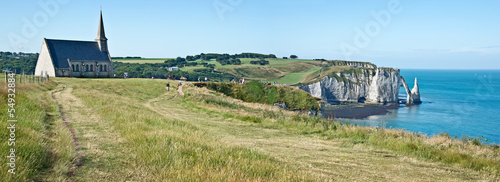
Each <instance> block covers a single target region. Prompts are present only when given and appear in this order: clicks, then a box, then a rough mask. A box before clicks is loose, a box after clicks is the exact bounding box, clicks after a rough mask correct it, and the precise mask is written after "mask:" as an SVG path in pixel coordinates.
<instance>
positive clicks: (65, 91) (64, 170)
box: [0, 66, 500, 181]
mask: <svg viewBox="0 0 500 182" xmlns="http://www.w3.org/2000/svg"><path fill="white" fill-rule="evenodd" d="M313 68H315V67H313V66H310V67H309V68H308V70H310V69H313ZM297 71H299V68H297ZM2 76H3V75H2ZM167 82H169V81H167V80H158V79H157V80H152V79H126V80H125V79H78V78H54V79H52V80H51V82H49V83H45V84H25V85H19V87H18V89H19V93H18V95H17V96H16V98H18V100H16V102H17V105H16V107H17V108H16V110H18V111H17V112H18V113H17V114H18V119H19V120H20V121H23V122H19V126H18V127H19V131H18V133H17V134H18V135H17V140H18V141H17V144H16V148H17V149H18V150H19V152H18V153H17V154H18V156H19V157H18V160H17V162H18V163H17V165H18V166H19V168H18V169H17V170H18V171H17V172H18V173H16V175H10V174H7V173H6V171H5V170H4V167H2V168H1V169H2V170H1V171H0V178H1V179H6V180H3V181H30V180H35V181H431V180H432V181H434V180H437V181H470V180H486V181H496V180H500V177H499V175H500V174H499V171H500V155H499V154H500V151H499V149H498V145H493V146H492V145H484V144H481V143H478V142H477V141H475V140H474V139H471V140H456V139H453V138H451V137H449V136H448V135H446V134H441V135H438V136H433V137H428V136H424V135H420V134H416V133H409V132H405V131H402V130H394V129H383V128H375V127H363V126H354V125H351V124H349V123H348V122H347V123H341V122H338V121H333V120H323V119H321V118H315V117H309V116H303V115H300V114H297V113H295V112H290V111H284V110H279V109H277V108H274V107H272V106H270V105H266V104H258V103H246V102H243V101H241V100H237V99H233V98H231V97H227V96H225V95H224V94H221V93H218V92H214V91H210V90H208V89H207V88H198V87H196V86H193V85H192V84H190V83H186V84H185V85H184V86H183V87H182V93H183V94H184V95H181V94H180V93H179V92H178V91H177V89H178V83H177V82H175V81H171V82H170V85H171V88H170V91H167V90H166V88H165V84H166V83H167ZM0 84H1V85H0V86H1V88H2V91H1V92H0V94H1V97H2V102H4V103H6V102H7V101H6V91H5V88H6V86H5V83H2V82H0ZM51 95H53V96H54V98H55V99H54V100H53V99H52V98H51ZM58 105H60V106H61V110H62V111H63V113H64V114H65V117H66V118H67V121H69V122H70V123H69V126H70V128H72V129H74V133H75V134H76V136H77V140H78V142H79V144H80V147H75V143H74V142H73V140H72V138H71V132H70V131H69V130H68V129H67V128H66V126H65V123H64V122H63V120H62V119H61V114H60V113H59V111H58V110H59V108H58ZM4 106H5V105H4V104H3V103H2V108H4ZM0 118H1V119H2V121H5V120H6V119H7V116H6V112H2V113H0ZM0 123H1V127H2V128H5V127H7V124H6V122H0ZM7 134H8V133H6V130H4V131H2V132H0V139H2V140H5V138H7V137H8V136H7ZM7 148H8V146H6V143H5V142H2V143H1V144H0V150H1V151H0V153H1V154H2V155H3V156H5V155H6V154H5V152H6V151H7V150H8V149H7ZM80 154H81V155H80ZM77 160H81V161H82V163H83V165H82V166H79V167H77V168H76V169H74V167H73V169H72V166H74V164H75V161H77ZM0 162H1V163H2V165H4V164H5V163H6V158H1V159H0ZM4 166H5V165H4ZM72 170H74V173H71V171H72Z"/></svg>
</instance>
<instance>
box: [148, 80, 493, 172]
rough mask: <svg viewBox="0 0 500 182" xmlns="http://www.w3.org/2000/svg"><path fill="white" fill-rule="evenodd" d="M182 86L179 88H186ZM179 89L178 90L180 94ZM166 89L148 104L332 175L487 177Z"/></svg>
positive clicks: (221, 136)
mask: <svg viewBox="0 0 500 182" xmlns="http://www.w3.org/2000/svg"><path fill="white" fill-rule="evenodd" d="M181 91H182V88H180V89H178V94H181ZM175 95H176V94H175ZM175 95H174V93H166V94H163V95H161V96H159V97H157V98H154V99H151V100H149V101H148V102H147V103H146V104H145V106H146V107H147V108H149V109H151V110H153V111H155V112H157V113H159V114H161V115H162V116H164V117H169V118H175V119H178V120H181V121H186V122H189V123H192V124H194V125H196V126H198V127H199V128H202V129H204V130H206V131H207V132H209V133H210V134H212V135H213V136H214V137H215V138H216V139H218V140H219V141H221V142H224V143H226V144H228V145H233V146H240V147H244V148H249V149H252V150H258V151H260V152H262V153H265V154H268V155H270V156H273V157H276V158H277V159H279V160H281V161H284V162H286V163H288V164H292V165H293V166H297V167H298V168H300V170H305V171H309V172H310V173H312V174H315V175H317V176H321V177H324V178H326V179H330V180H349V181H352V180H354V181H367V180H369V181H373V180H376V181H380V180H382V181H435V180H438V181H467V180H479V179H486V178H487V176H483V175H482V174H480V173H478V172H477V171H473V170H470V169H464V168H460V167H450V166H447V165H444V164H442V163H436V162H429V161H426V160H420V159H416V158H413V157H407V156H403V155H399V154H396V153H394V152H391V151H387V150H382V149H376V148H373V147H371V146H368V145H365V144H356V145H355V144H351V143H348V142H343V141H342V140H324V139H322V138H319V137H317V136H304V135H301V134H293V133H290V132H287V131H283V130H275V129H266V128H262V127H260V126H258V125H254V124H251V123H245V122H241V121H239V120H235V119H231V118H223V117H219V116H216V115H211V114H208V113H205V112H192V111H190V109H188V108H185V107H184V106H183V105H182V104H181V103H180V102H181V101H182V97H175Z"/></svg>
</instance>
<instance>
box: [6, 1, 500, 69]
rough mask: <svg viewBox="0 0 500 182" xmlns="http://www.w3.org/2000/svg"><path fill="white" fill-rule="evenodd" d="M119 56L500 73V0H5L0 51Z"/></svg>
mask: <svg viewBox="0 0 500 182" xmlns="http://www.w3.org/2000/svg"><path fill="white" fill-rule="evenodd" d="M101 8H102V13H103V19H104V27H105V31H106V37H107V38H108V39H109V40H108V45H109V51H110V54H111V56H112V57H120V56H141V57H147V58H175V57H185V56H187V55H196V54H200V53H229V54H235V53H242V52H255V53H263V54H275V55H276V56H278V57H288V56H290V55H292V54H294V55H297V56H298V57H299V58H304V59H320V58H324V59H329V60H330V59H340V60H353V61H368V62H373V63H375V64H376V65H377V66H379V67H395V68H401V69H500V1H498V0H483V1H472V0H469V1H462V0H455V1H445V0H439V1H436V0H434V1H432V0H352V1H345V0H342V1H340V0H183V1H181V0H175V1H174V0H162V1H160V0H143V1H131V0H119V1H118V0H116V1H113V0H106V1H97V0H86V1H77V0H36V1H35V0H25V1H14V0H0V22H1V26H0V51H11V52H12V51H13V52H32V53H36V52H39V51H40V49H41V45H42V41H43V38H49V39H67V40H87V41H90V40H94V39H95V37H96V36H97V28H98V23H99V11H100V10H101Z"/></svg>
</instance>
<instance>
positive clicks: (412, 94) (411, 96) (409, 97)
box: [401, 77, 422, 104]
mask: <svg viewBox="0 0 500 182" xmlns="http://www.w3.org/2000/svg"><path fill="white" fill-rule="evenodd" d="M401 80H402V83H401V84H402V86H403V87H404V88H405V90H406V104H420V103H422V101H420V90H419V89H418V81H417V78H415V85H414V86H413V89H411V91H410V88H409V87H408V85H407V84H406V81H405V78H403V77H401Z"/></svg>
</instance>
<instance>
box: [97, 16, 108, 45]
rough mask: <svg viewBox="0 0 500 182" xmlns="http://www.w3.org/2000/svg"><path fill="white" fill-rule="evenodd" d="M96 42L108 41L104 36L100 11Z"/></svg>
mask: <svg viewBox="0 0 500 182" xmlns="http://www.w3.org/2000/svg"><path fill="white" fill-rule="evenodd" d="M96 40H108V39H107V38H106V34H105V33H104V21H102V11H101V21H100V22H99V29H98V30H97V38H96Z"/></svg>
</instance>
